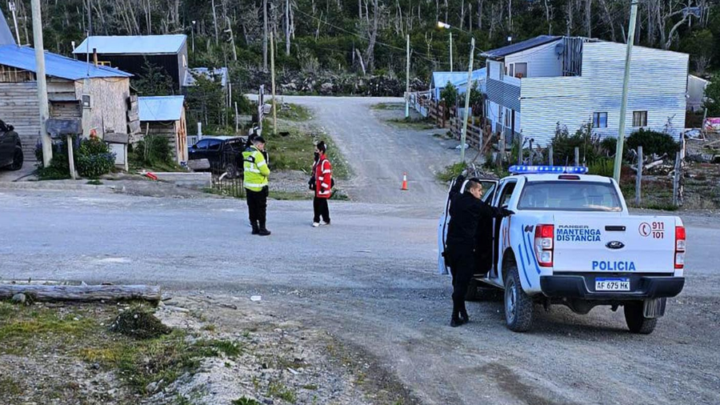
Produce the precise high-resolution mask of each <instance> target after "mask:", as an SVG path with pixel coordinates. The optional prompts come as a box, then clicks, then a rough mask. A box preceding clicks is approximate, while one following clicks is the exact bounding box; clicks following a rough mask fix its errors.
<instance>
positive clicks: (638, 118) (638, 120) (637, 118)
mask: <svg viewBox="0 0 720 405" xmlns="http://www.w3.org/2000/svg"><path fill="white" fill-rule="evenodd" d="M646 126H647V111H633V127H646Z"/></svg>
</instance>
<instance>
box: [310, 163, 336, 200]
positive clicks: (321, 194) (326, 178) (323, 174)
mask: <svg viewBox="0 0 720 405" xmlns="http://www.w3.org/2000/svg"><path fill="white" fill-rule="evenodd" d="M314 170H315V196H316V197H318V198H330V196H331V195H332V165H331V164H330V161H329V160H327V157H326V156H325V155H320V158H319V159H318V162H317V163H316V164H315V168H314Z"/></svg>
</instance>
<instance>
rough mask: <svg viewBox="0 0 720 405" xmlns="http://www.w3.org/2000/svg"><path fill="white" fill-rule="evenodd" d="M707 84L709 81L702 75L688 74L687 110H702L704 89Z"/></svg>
mask: <svg viewBox="0 0 720 405" xmlns="http://www.w3.org/2000/svg"><path fill="white" fill-rule="evenodd" d="M709 84H710V82H709V81H707V80H705V79H703V78H702V77H697V76H693V75H690V76H688V103H687V109H688V111H692V112H698V111H702V109H703V106H704V105H705V89H706V88H707V86H708V85H709Z"/></svg>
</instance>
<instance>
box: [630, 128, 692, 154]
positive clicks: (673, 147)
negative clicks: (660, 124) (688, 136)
mask: <svg viewBox="0 0 720 405" xmlns="http://www.w3.org/2000/svg"><path fill="white" fill-rule="evenodd" d="M626 144H627V148H628V149H637V147H638V146H642V147H643V154H644V155H647V156H649V155H651V154H653V153H654V154H656V155H663V154H667V155H668V157H670V158H673V157H675V153H676V152H677V151H678V150H680V145H679V144H678V143H677V142H675V139H673V137H672V136H670V135H668V134H666V133H664V132H657V131H650V130H645V129H640V130H639V131H637V132H633V133H632V135H630V136H629V137H628V138H627V142H626Z"/></svg>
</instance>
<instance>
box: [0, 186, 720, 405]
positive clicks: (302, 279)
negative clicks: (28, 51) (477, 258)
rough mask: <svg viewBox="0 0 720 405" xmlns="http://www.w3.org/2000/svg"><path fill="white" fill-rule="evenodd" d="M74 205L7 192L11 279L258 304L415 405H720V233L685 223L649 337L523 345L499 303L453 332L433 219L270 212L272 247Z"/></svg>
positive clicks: (242, 224) (227, 232)
mask: <svg viewBox="0 0 720 405" xmlns="http://www.w3.org/2000/svg"><path fill="white" fill-rule="evenodd" d="M77 193H78V192H72V193H66V192H42V191H32V192H31V191H27V192H22V191H12V192H0V229H3V232H2V233H1V234H0V277H3V278H18V279H27V278H29V277H32V278H33V279H46V278H50V279H64V280H84V281H86V282H88V283H92V282H100V281H112V282H116V283H120V282H144V283H162V284H163V285H164V286H165V287H166V288H168V289H170V290H174V291H182V290H187V291H192V292H195V293H197V292H198V291H203V294H204V295H213V294H218V295H232V296H237V297H245V298H247V297H250V296H251V295H261V296H262V297H263V301H262V304H261V305H264V306H266V307H267V308H268V309H269V310H271V311H274V312H276V313H278V314H280V315H281V316H284V317H288V318H292V319H296V320H298V321H301V322H303V323H305V324H307V325H308V326H312V327H318V328H320V329H324V330H327V331H329V332H330V333H331V334H333V335H334V336H335V337H337V338H339V339H340V340H342V341H344V342H347V343H348V344H349V345H351V346H354V347H356V348H358V352H359V353H362V356H366V361H367V363H368V364H369V365H370V370H371V371H372V372H374V373H377V374H380V375H383V376H388V375H389V376H392V377H393V378H395V379H397V381H398V382H399V383H400V384H401V385H403V386H405V387H407V388H408V389H409V390H410V391H411V392H412V393H413V394H412V396H408V400H407V403H415V402H417V403H423V404H478V403H483V404H485V403H486V404H518V403H527V404H567V403H578V404H599V403H602V404H623V403H633V404H671V403H672V404H676V403H689V402H692V403H697V404H716V403H719V402H720V394H719V392H720V370H719V368H718V364H720V354H718V350H717V331H718V330H719V326H720V325H719V323H720V310H718V308H719V305H720V298H718V297H720V275H718V272H717V270H716V269H717V265H716V263H717V253H716V242H717V240H719V239H720V221H718V220H715V221H711V220H708V219H707V218H704V217H697V218H694V217H687V218H686V221H687V224H688V237H689V241H688V245H689V247H690V253H689V254H688V258H687V266H688V270H687V275H688V284H687V287H686V289H685V291H684V292H683V294H682V295H681V296H680V297H679V298H677V299H672V300H670V302H669V309H668V315H667V316H666V317H665V318H663V319H662V320H661V321H660V323H659V325H658V328H657V330H656V331H655V332H654V334H652V335H650V336H636V335H631V334H629V333H628V332H627V330H626V327H625V324H624V320H623V317H622V314H621V313H612V312H611V311H610V310H609V309H603V308H597V309H594V310H593V311H592V312H591V313H590V314H589V315H587V316H578V315H573V314H571V313H570V312H569V311H567V310H565V309H563V308H554V309H553V312H551V313H549V314H545V313H542V312H538V317H537V322H536V328H535V329H534V331H533V332H532V333H529V334H516V333H512V332H510V331H508V330H507V329H506V328H505V326H504V320H503V315H502V305H501V303H500V302H499V301H489V302H481V303H470V304H469V312H470V317H471V321H472V322H471V323H470V324H469V325H467V326H464V327H462V328H458V329H453V328H450V327H448V326H447V323H448V321H449V319H448V318H449V308H450V286H449V284H450V282H449V279H447V278H446V277H445V276H438V275H436V274H435V273H434V272H435V267H436V262H435V260H436V254H437V251H436V242H435V225H436V223H437V222H436V221H437V219H436V213H437V209H436V208H435V207H423V206H408V205H404V204H403V205H381V204H364V203H350V202H346V203H335V204H332V205H331V209H332V210H333V213H334V218H333V220H334V221H333V225H332V226H331V227H321V228H318V229H313V228H311V227H310V226H309V222H308V213H309V212H310V210H311V203H310V202H290V201H288V202H286V201H282V202H276V201H273V202H271V204H270V220H269V224H270V226H271V228H270V229H272V230H273V232H274V233H273V236H272V237H270V238H267V239H262V238H257V237H251V236H250V235H249V229H248V227H247V225H246V221H245V209H244V203H243V202H242V201H235V200H194V199H193V200H182V199H173V198H143V197H129V196H123V195H113V194H108V195H95V194H77ZM248 256H250V257H252V258H253V259H251V260H250V261H248V260H247V258H248ZM538 311H539V309H538Z"/></svg>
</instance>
